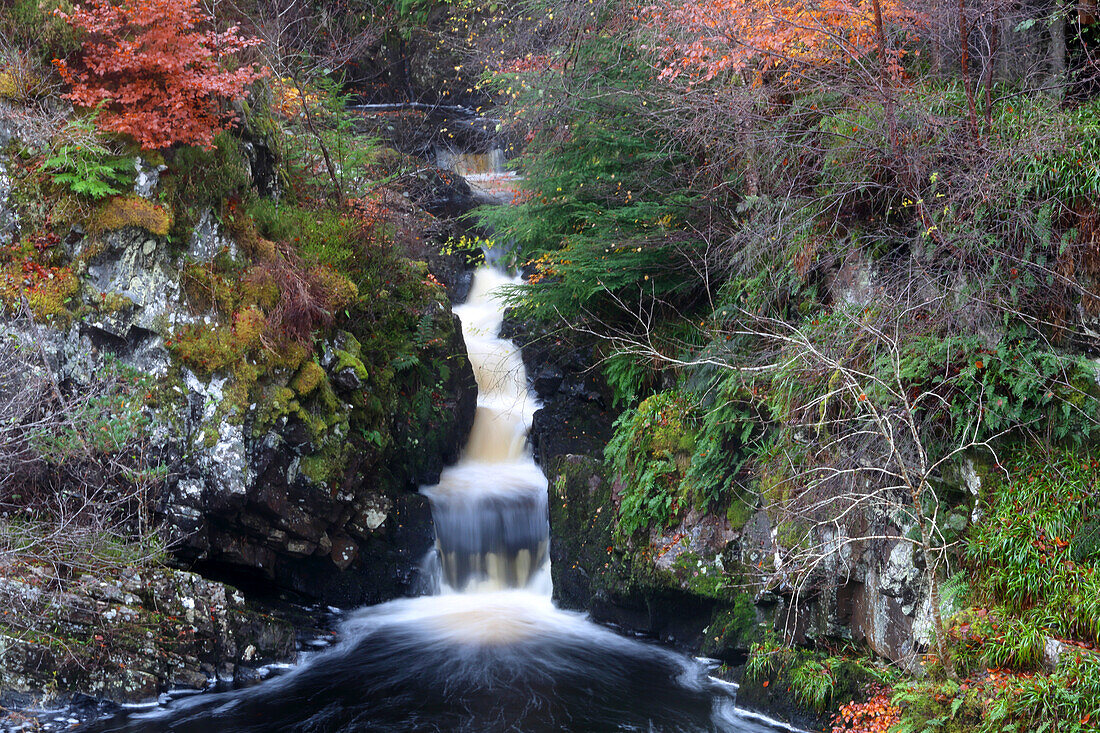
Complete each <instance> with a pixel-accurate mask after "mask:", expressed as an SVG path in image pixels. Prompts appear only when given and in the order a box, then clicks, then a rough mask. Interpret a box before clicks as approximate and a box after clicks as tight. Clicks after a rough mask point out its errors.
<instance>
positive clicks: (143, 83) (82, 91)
mask: <svg viewBox="0 0 1100 733" xmlns="http://www.w3.org/2000/svg"><path fill="white" fill-rule="evenodd" d="M58 15H60V16H61V17H63V18H64V19H65V20H66V21H67V22H68V23H69V24H70V25H72V26H73V27H75V28H78V29H80V30H82V31H83V32H84V33H85V34H87V35H86V37H85V39H84V42H83V45H82V48H81V55H80V60H79V63H78V64H77V65H75V66H70V64H69V63H68V62H67V61H64V60H59V59H55V60H54V64H55V65H56V66H57V67H58V69H59V71H60V72H61V75H62V77H63V78H64V79H65V81H66V82H67V83H69V84H70V85H71V86H72V91H70V92H69V93H68V94H66V95H65V97H66V98H67V99H69V100H71V101H72V102H73V103H75V104H76V105H77V106H80V107H88V108H101V109H102V112H101V114H100V115H99V116H98V118H97V120H96V123H97V125H98V126H99V127H100V129H103V130H106V131H110V132H115V133H121V134H125V135H129V136H131V137H133V138H134V139H135V140H137V142H138V143H139V144H140V145H141V146H142V147H143V148H145V149H160V148H167V147H170V146H171V145H174V144H177V143H182V144H186V145H201V146H203V147H206V148H209V147H211V146H212V145H213V140H214V135H215V134H217V133H218V132H220V131H222V130H224V129H225V128H226V126H227V125H229V124H231V123H232V122H233V121H234V120H235V115H233V114H232V112H230V111H228V110H227V109H226V106H225V105H224V104H223V102H224V101H225V100H231V99H235V98H239V97H241V96H242V95H243V94H244V93H245V89H246V87H247V86H248V85H249V84H251V83H252V82H253V81H255V80H256V79H258V78H260V77H261V76H263V75H264V74H265V73H266V72H265V71H264V70H263V69H259V68H257V67H255V66H252V65H243V66H240V67H238V68H235V69H229V68H226V64H225V61H226V60H228V58H229V57H230V56H231V55H232V54H234V53H236V52H237V51H240V50H242V49H245V48H248V47H250V46H254V45H257V44H259V43H260V41H259V40H258V39H255V38H246V37H243V36H241V35H240V33H239V32H238V28H237V27H236V26H233V27H231V28H228V29H226V30H225V31H223V32H218V31H215V30H210V29H207V28H206V27H205V26H208V25H209V24H210V23H211V21H212V20H213V19H212V17H211V16H210V15H209V14H207V13H206V12H205V11H204V10H203V9H202V8H201V7H200V6H199V0H125V1H124V2H122V3H120V4H115V3H113V2H111V0H89V1H88V2H87V3H86V4H84V5H81V6H77V7H76V8H75V9H74V10H73V11H72V12H70V13H64V12H61V11H58Z"/></svg>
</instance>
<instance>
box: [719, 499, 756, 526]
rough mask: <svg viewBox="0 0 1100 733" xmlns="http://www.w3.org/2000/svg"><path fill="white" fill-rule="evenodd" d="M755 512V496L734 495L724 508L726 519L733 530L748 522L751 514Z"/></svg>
mask: <svg viewBox="0 0 1100 733" xmlns="http://www.w3.org/2000/svg"><path fill="white" fill-rule="evenodd" d="M753 514H756V497H755V496H751V497H748V498H746V497H744V496H740V495H738V496H735V497H733V500H732V501H730V505H729V507H727V508H726V520H727V521H728V522H729V523H730V527H731V528H732V529H733V530H735V531H736V530H739V529H741V528H742V527H744V526H745V525H746V524H748V523H749V520H750V519H752V515H753Z"/></svg>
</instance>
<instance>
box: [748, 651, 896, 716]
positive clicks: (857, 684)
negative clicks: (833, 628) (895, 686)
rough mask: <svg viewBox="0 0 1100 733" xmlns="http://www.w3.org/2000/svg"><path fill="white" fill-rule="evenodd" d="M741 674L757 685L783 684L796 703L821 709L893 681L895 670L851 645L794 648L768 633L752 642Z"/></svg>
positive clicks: (834, 705)
mask: <svg viewBox="0 0 1100 733" xmlns="http://www.w3.org/2000/svg"><path fill="white" fill-rule="evenodd" d="M745 677H746V679H748V680H750V681H752V682H755V683H757V684H768V685H770V684H782V685H787V686H789V688H790V690H791V691H792V692H793V693H794V695H795V697H796V698H797V699H798V701H799V703H801V704H802V705H805V706H806V707H808V708H812V709H813V710H816V711H817V712H825V711H827V710H829V709H832V708H835V707H837V706H838V705H841V704H843V703H846V702H849V701H850V700H852V699H853V698H854V697H855V696H856V695H858V694H859V692H860V688H861V687H863V686H864V685H866V684H867V683H869V682H892V681H895V680H896V679H897V673H896V671H893V670H890V669H888V668H880V667H878V666H875V665H874V664H873V663H872V662H871V660H870V659H868V658H867V657H865V656H861V655H859V654H857V650H855V649H852V648H849V649H846V650H842V653H836V652H834V653H826V652H820V651H815V650H811V649H805V648H796V647H792V646H789V645H787V644H783V643H781V642H780V641H779V639H778V637H776V635H775V633H774V632H769V633H767V634H765V635H764V638H763V639H762V640H760V641H758V642H755V643H753V645H752V648H751V649H750V651H749V659H748V662H747V663H746V665H745Z"/></svg>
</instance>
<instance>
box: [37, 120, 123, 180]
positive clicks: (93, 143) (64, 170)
mask: <svg viewBox="0 0 1100 733" xmlns="http://www.w3.org/2000/svg"><path fill="white" fill-rule="evenodd" d="M95 118H96V115H95V114H93V115H91V116H89V117H86V118H83V119H76V120H73V121H71V122H70V123H69V124H68V125H66V126H65V128H64V129H63V130H62V132H61V135H60V137H61V140H62V141H63V142H61V144H60V145H58V146H57V147H55V148H54V149H53V151H52V152H51V154H50V155H49V157H47V158H46V160H45V161H43V163H42V166H43V167H44V168H45V169H46V170H47V171H50V172H51V179H52V180H53V182H54V184H55V185H57V186H64V187H66V188H68V189H69V190H70V191H72V192H73V193H75V194H77V195H78V196H87V197H88V198H91V199H96V200H98V199H103V198H107V197H108V196H117V195H119V194H121V193H123V192H125V191H127V190H129V188H130V187H131V186H132V185H133V182H134V172H135V166H134V159H133V158H127V157H124V156H121V155H114V154H112V153H111V151H110V150H109V149H108V148H107V146H106V145H104V144H103V143H102V142H100V140H99V138H98V136H97V133H96V129H95Z"/></svg>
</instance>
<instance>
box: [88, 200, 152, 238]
mask: <svg viewBox="0 0 1100 733" xmlns="http://www.w3.org/2000/svg"><path fill="white" fill-rule="evenodd" d="M126 227H137V228H139V229H144V230H145V231H147V232H149V233H151V234H155V235H157V236H158V237H163V236H166V235H167V234H168V231H169V229H171V227H172V215H171V214H170V213H169V212H168V211H166V210H165V209H164V208H163V207H160V206H157V205H156V204H154V203H153V202H151V201H146V200H145V199H143V198H141V197H140V196H115V197H112V198H110V199H107V200H106V201H105V202H103V203H102V204H100V206H99V207H98V208H97V209H96V210H95V211H94V212H93V213H92V216H91V218H90V219H89V220H88V226H87V229H88V233H89V234H103V233H104V232H112V231H116V230H118V229H125V228H126Z"/></svg>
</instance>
